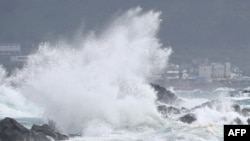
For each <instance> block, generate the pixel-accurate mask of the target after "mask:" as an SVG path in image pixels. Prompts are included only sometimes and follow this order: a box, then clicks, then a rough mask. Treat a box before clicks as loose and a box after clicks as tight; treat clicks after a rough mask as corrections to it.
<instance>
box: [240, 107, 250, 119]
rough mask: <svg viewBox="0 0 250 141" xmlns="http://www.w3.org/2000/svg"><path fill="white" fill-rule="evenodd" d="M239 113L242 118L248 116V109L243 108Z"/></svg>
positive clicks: (249, 112) (249, 109)
mask: <svg viewBox="0 0 250 141" xmlns="http://www.w3.org/2000/svg"><path fill="white" fill-rule="evenodd" d="M241 113H242V115H243V116H246V117H247V116H250V108H243V109H242V110H241Z"/></svg>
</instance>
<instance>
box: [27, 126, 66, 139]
mask: <svg viewBox="0 0 250 141" xmlns="http://www.w3.org/2000/svg"><path fill="white" fill-rule="evenodd" d="M31 130H32V131H35V132H38V133H43V134H45V135H47V136H50V137H52V138H53V139H54V140H56V141H59V140H67V139H68V136H66V135H63V134H60V133H58V132H56V131H55V130H53V129H52V128H51V127H50V126H49V125H47V124H43V125H42V126H39V125H33V126H32V128H31Z"/></svg>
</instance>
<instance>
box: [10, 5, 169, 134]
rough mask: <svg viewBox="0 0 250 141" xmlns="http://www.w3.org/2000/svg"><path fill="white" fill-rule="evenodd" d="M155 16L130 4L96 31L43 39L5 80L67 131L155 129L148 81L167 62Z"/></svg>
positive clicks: (157, 125) (157, 121)
mask: <svg viewBox="0 0 250 141" xmlns="http://www.w3.org/2000/svg"><path fill="white" fill-rule="evenodd" d="M159 16H160V13H159V12H155V11H147V12H144V11H143V10H142V9H141V8H134V9H131V10H129V11H128V12H126V13H125V14H123V15H120V16H119V17H117V18H116V19H115V20H114V21H113V22H111V24H110V25H109V26H108V27H106V29H105V30H104V31H103V32H102V33H101V34H99V35H95V34H93V33H92V34H90V35H87V36H84V37H82V38H81V40H80V41H79V40H78V42H74V43H66V42H63V41H60V42H58V43H57V44H49V43H43V44H41V45H40V48H39V50H38V52H37V53H35V54H33V55H31V56H30V57H29V60H28V62H27V64H26V65H25V67H24V69H22V70H20V71H17V72H16V73H15V75H13V76H11V77H10V78H9V79H8V81H9V82H10V83H12V84H15V85H17V86H18V87H19V88H20V92H21V93H22V94H23V95H24V97H25V98H26V99H27V100H28V101H31V102H32V103H34V104H35V105H37V106H38V107H39V108H41V109H43V111H44V113H43V116H44V117H45V118H48V119H52V120H54V121H56V122H57V124H58V126H59V127H60V128H61V129H62V130H64V131H67V132H69V133H83V134H84V135H99V134H103V133H109V132H112V131H113V130H119V129H131V130H143V129H144V127H146V128H153V129H154V128H160V127H162V125H163V122H162V120H161V117H160V115H159V113H158V112H157V110H156V108H155V99H156V94H155V92H154V90H153V89H152V88H151V87H150V85H149V83H150V82H151V81H152V78H153V77H154V76H157V75H159V74H160V73H161V71H162V70H163V69H164V68H165V66H166V65H167V61H168V56H169V55H170V53H171V49H168V48H163V47H162V45H161V43H160V41H159V40H158V39H157V31H158V29H159V24H160V22H161V19H160V18H159Z"/></svg>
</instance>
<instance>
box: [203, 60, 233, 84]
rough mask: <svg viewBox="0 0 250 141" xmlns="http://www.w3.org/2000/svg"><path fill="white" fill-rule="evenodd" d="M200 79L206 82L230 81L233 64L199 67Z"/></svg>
mask: <svg viewBox="0 0 250 141" xmlns="http://www.w3.org/2000/svg"><path fill="white" fill-rule="evenodd" d="M199 78H204V80H205V81H220V80H230V78H231V64H230V63H229V62H226V63H211V64H210V65H202V66H199Z"/></svg>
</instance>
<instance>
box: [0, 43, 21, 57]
mask: <svg viewBox="0 0 250 141" xmlns="http://www.w3.org/2000/svg"><path fill="white" fill-rule="evenodd" d="M20 52H21V45H20V44H0V55H18V54H20Z"/></svg>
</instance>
